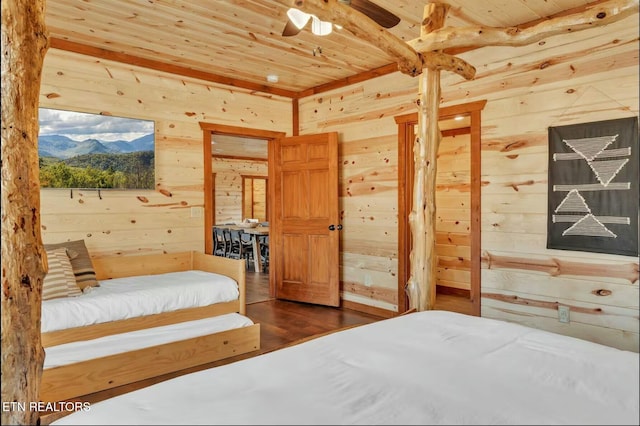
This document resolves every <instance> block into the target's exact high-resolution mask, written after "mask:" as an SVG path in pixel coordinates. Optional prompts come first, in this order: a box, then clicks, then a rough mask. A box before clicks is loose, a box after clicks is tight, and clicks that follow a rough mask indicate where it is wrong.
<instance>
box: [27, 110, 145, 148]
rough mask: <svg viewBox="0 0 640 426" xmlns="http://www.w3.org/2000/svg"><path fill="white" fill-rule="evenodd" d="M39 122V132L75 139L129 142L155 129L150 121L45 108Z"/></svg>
mask: <svg viewBox="0 0 640 426" xmlns="http://www.w3.org/2000/svg"><path fill="white" fill-rule="evenodd" d="M39 122H40V134H41V135H63V136H66V137H68V138H70V139H73V140H76V141H82V140H85V139H90V138H91V139H99V140H102V141H116V140H125V141H131V140H133V139H137V138H139V137H141V136H144V135H148V134H149V133H153V129H154V122H153V121H147V120H136V119H131V118H121V117H113V116H109V115H99V114H87V113H81V112H72V111H63V110H59V109H48V108H40V110H39Z"/></svg>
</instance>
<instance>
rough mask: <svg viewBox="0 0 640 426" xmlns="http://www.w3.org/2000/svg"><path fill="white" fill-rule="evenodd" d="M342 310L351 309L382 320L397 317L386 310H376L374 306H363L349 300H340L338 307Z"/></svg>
mask: <svg viewBox="0 0 640 426" xmlns="http://www.w3.org/2000/svg"><path fill="white" fill-rule="evenodd" d="M340 306H341V307H342V308H344V309H351V310H352V311H358V312H364V313H365V314H371V315H375V316H378V317H382V318H392V317H395V316H397V315H398V313H397V312H393V311H389V310H387V309H382V308H376V307H375V306H369V305H365V304H363V303H358V302H351V301H349V300H344V299H343V300H342V303H341V305H340Z"/></svg>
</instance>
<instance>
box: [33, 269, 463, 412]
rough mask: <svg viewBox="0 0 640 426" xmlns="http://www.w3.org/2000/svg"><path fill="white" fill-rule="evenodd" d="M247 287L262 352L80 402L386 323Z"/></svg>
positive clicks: (449, 299)
mask: <svg viewBox="0 0 640 426" xmlns="http://www.w3.org/2000/svg"><path fill="white" fill-rule="evenodd" d="M246 283H247V316H248V317H249V318H251V320H252V321H253V322H255V323H259V324H260V339H261V342H260V345H261V347H260V349H259V350H256V351H253V352H250V353H247V354H243V355H238V356H235V357H231V358H227V359H225V360H221V361H217V362H213V363H209V364H204V365H201V366H198V367H193V368H190V369H186V370H182V371H178V372H175V373H171V374H165V375H163V376H159V377H154V378H151V379H147V380H143V381H140V382H136V383H133V384H129V385H124V386H120V387H117V388H114V389H109V390H106V391H102V392H97V393H93V394H90V395H85V396H83V397H81V398H77V399H76V400H78V401H83V402H89V403H95V402H98V401H101V400H103V399H107V398H111V397H113V396H116V395H120V394H123V393H128V392H131V391H133V390H136V389H140V388H143V387H146V386H149V385H152V384H154V383H158V382H162V381H165V380H168V379H171V378H173V377H177V376H181V375H184V374H188V373H192V372H195V371H199V370H203V369H206V368H212V367H217V366H220V365H224V364H228V363H231V362H236V361H239V360H242V359H246V358H251V357H254V356H258V355H261V354H264V353H267V352H271V351H273V350H276V349H279V348H282V347H285V346H287V345H291V344H294V343H297V342H300V341H304V340H308V339H310V338H313V337H314V336H319V335H323V334H327V333H330V332H333V331H336V330H340V329H344V328H348V327H353V326H358V325H363V324H368V323H371V322H374V321H379V320H381V319H384V318H382V317H378V316H375V315H371V314H368V313H363V312H358V311H355V310H350V309H345V308H333V307H327V306H319V305H311V304H306V303H297V302H289V301H284V300H275V299H270V298H269V278H268V274H255V273H254V272H252V271H247V281H246ZM436 308H437V309H443V310H451V311H456V312H462V313H470V312H471V304H470V303H469V301H468V300H465V299H464V298H461V297H459V296H454V295H441V294H438V296H437V303H436ZM63 415H64V413H53V414H46V415H43V416H42V417H41V424H43V425H46V424H49V423H50V422H51V421H53V420H55V419H57V418H60V417H62V416H63Z"/></svg>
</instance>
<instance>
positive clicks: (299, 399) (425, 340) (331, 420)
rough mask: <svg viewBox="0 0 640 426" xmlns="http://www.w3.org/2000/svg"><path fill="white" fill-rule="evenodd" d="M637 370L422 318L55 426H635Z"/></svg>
mask: <svg viewBox="0 0 640 426" xmlns="http://www.w3.org/2000/svg"><path fill="white" fill-rule="evenodd" d="M638 361H639V358H638V354H637V353H633V352H628V351H622V350H619V349H614V348H611V347H607V346H602V345H598V344H595V343H592V342H587V341H584V340H579V339H575V338H571V337H566V336H562V335H558V334H553V333H549V332H545V331H542V330H537V329H532V328H528V327H525V326H522V325H519V324H512V323H508V322H504V321H498V320H493V319H487V318H479V317H472V316H466V315H462V314H456V313H452V312H444V311H428V312H419V313H414V314H409V315H405V316H400V317H396V318H392V319H388V320H383V321H379V322H376V323H373V324H368V325H364V326H360V327H356V328H352V329H349V330H345V331H342V332H338V333H334V334H331V335H328V336H324V337H321V338H318V339H315V340H311V341H308V342H305V343H302V344H299V345H296V346H292V347H289V348H285V349H282V350H278V351H275V352H271V353H267V354H264V355H260V356H257V357H254V358H250V359H247V360H242V361H238V362H236V363H233V364H229V365H224V366H221V367H216V368H212V369H208V370H203V371H199V372H196V373H192V374H188V375H185V376H181V377H177V378H175V379H171V380H168V381H165V382H162V383H158V384H155V385H152V386H150V387H147V388H144V389H140V390H137V391H134V392H131V393H127V394H124V395H120V396H116V397H114V398H111V399H108V400H105V401H101V402H98V403H96V404H92V405H91V409H90V410H88V411H78V412H75V413H73V414H71V415H69V416H67V417H64V418H62V419H59V420H57V421H55V422H53V424H58V425H71V424H75V425H80V424H82V425H90V424H109V425H116V424H141V425H142V424H149V425H150V424H167V425H168V424H173V425H179V424H193V425H198V424H202V425H214V424H222V425H232V424H233V425H235V424H244V425H250V424H265V425H266V424H274V425H288V424H295V425H303V424H316V425H317V424H326V425H328V424H403V425H410V424H448V425H452V424H475V425H478V424H484V425H489V424H508V425H520V424H537V425H544V424H572V425H576V424H580V425H587V424H598V425H604V424H617V425H622V424H633V425H638V422H639V390H638V386H639V385H638V378H639V362H638Z"/></svg>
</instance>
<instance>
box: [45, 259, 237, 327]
mask: <svg viewBox="0 0 640 426" xmlns="http://www.w3.org/2000/svg"><path fill="white" fill-rule="evenodd" d="M99 284H100V286H99V287H89V288H87V289H85V293H84V294H82V295H80V296H77V297H66V298H60V299H51V300H45V301H43V302H42V320H41V331H42V332H43V333H46V332H50V331H57V330H63V329H68V328H74V327H83V326H87V325H92V324H100V323H106V322H112V321H120V320H124V319H129V318H134V317H139V316H147V315H154V314H160V313H163V312H171V311H177V310H180V309H188V308H197V307H202V306H208V305H213V304H216V303H224V302H230V301H233V300H236V299H238V296H239V291H238V283H237V282H236V281H234V280H233V279H232V278H230V277H228V276H226V275H221V274H216V273H213V272H207V271H198V270H189V271H178V272H166V273H163V274H156V275H138V276H134V277H122V278H115V279H111V280H100V281H99Z"/></svg>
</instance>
